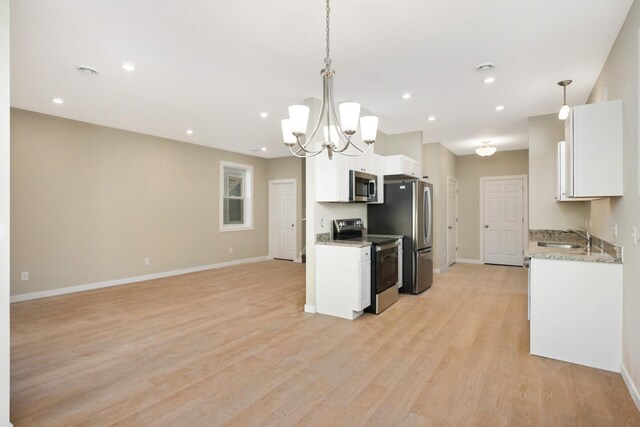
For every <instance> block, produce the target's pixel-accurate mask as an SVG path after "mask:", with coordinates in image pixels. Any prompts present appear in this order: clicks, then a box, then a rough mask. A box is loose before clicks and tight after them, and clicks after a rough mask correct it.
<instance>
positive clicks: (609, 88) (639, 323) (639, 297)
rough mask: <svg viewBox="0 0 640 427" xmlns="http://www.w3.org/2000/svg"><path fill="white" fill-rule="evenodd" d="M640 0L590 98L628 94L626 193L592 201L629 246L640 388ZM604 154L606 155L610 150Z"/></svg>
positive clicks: (625, 352)
mask: <svg viewBox="0 0 640 427" xmlns="http://www.w3.org/2000/svg"><path fill="white" fill-rule="evenodd" d="M639 29H640V4H639V3H635V4H634V5H633V6H632V7H631V10H630V11H629V15H628V16H627V20H626V22H625V23H624V25H623V26H622V30H621V31H620V34H619V35H618V38H617V40H616V42H615V44H614V45H613V48H612V49H611V52H610V53H609V57H608V58H607V61H606V63H605V65H604V67H603V69H602V72H601V74H600V77H599V78H598V81H597V82H596V85H595V86H594V88H593V91H592V93H591V96H590V98H589V102H590V103H591V102H598V101H600V100H606V99H605V94H606V93H607V92H608V97H607V98H608V99H609V100H614V99H622V100H623V104H624V131H623V134H624V165H623V168H624V197H616V198H611V199H605V200H601V201H594V202H591V204H590V205H591V206H590V208H591V210H590V215H591V218H592V221H593V233H594V234H595V235H596V236H602V237H604V238H605V239H609V240H612V241H614V240H616V239H615V238H614V235H613V227H614V224H616V223H617V224H618V230H619V233H618V234H619V236H618V239H617V241H618V242H619V243H620V244H622V245H623V246H624V259H625V262H624V265H623V277H624V291H623V295H624V303H623V346H622V360H623V365H624V367H625V369H626V371H627V372H628V373H629V377H630V379H631V381H633V383H634V384H635V387H636V390H640V310H639V309H638V302H640V246H635V245H633V242H632V239H631V232H632V227H633V226H640V195H639V191H640V184H639V183H638V179H639V178H640V177H639V176H638V167H639V166H640V159H639V155H640V153H639V150H638V59H639V58H638V30H639ZM603 155H606V150H605V151H604V153H603Z"/></svg>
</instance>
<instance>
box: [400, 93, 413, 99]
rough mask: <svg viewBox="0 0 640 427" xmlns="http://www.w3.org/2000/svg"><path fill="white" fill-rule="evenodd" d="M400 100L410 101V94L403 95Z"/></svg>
mask: <svg viewBox="0 0 640 427" xmlns="http://www.w3.org/2000/svg"><path fill="white" fill-rule="evenodd" d="M402 99H411V94H410V93H403V94H402Z"/></svg>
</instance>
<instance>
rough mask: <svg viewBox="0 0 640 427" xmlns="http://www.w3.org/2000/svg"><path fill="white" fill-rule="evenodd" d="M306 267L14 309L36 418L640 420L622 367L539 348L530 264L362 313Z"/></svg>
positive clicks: (193, 277) (18, 391)
mask: <svg viewBox="0 0 640 427" xmlns="http://www.w3.org/2000/svg"><path fill="white" fill-rule="evenodd" d="M304 299H305V298H304V266H302V265H300V264H293V263H290V262H286V261H269V262H263V263H256V264H247V265H242V266H235V267H229V268H225V269H220V270H210V271H205V272H199V273H193V274H188V275H184V276H178V277H172V278H166V279H159V280H154V281H149V282H143V283H139V284H133V285H126V286H120V287H114V288H108V289H101V290H96V291H90V292H84V293H78V294H73V295H67V296H60V297H54V298H49V299H43V300H36V301H30V302H23V303H18V304H14V305H12V309H11V331H12V332H11V340H12V342H11V348H12V354H11V358H12V363H11V369H12V371H11V420H12V422H13V423H14V425H15V427H22V426H36V425H43V426H45V425H46V426H74V425H87V426H102V425H114V424H117V425H131V426H156V425H158V426H164V425H166V426H183V425H184V426H211V425H228V426H242V425H273V426H287V425H318V426H335V425H349V426H358V425H372V426H400V425H403V426H427V425H442V426H445V425H459V426H473V425H478V426H481V425H483V426H484V425H486V426H522V425H535V426H537V425H566V426H582V425H585V426H587V425H588V426H591V425H594V426H607V425H616V426H617V425H620V426H622V425H628V426H632V425H633V426H639V425H640V415H639V414H638V412H637V410H636V408H635V406H634V404H633V402H632V400H631V398H630V396H629V395H628V393H627V390H626V388H625V385H624V383H623V381H622V378H621V377H620V375H618V374H614V373H610V372H606V371H601V370H597V369H591V368H586V367H582V366H577V365H572V364H569V363H564V362H559V361H555V360H549V359H543V358H539V357H534V356H530V355H529V341H528V340H529V331H528V322H527V297H526V271H525V270H523V269H519V268H509V267H497V266H478V265H464V264H460V265H456V266H454V267H453V268H452V269H451V271H450V272H449V273H446V274H439V275H436V279H435V283H434V285H433V287H432V288H431V289H430V290H428V291H427V292H426V293H424V294H422V295H419V296H404V295H403V296H401V298H400V300H399V301H398V303H396V304H395V305H393V306H392V307H391V308H389V309H388V310H387V311H385V312H384V313H383V314H382V315H380V316H375V315H370V314H367V315H365V316H362V317H360V318H359V319H357V320H355V321H348V320H342V319H337V318H331V317H328V316H323V315H311V314H306V313H303V305H304Z"/></svg>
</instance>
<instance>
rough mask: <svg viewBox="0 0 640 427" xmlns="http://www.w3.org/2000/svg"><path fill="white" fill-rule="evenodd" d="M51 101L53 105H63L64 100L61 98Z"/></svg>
mask: <svg viewBox="0 0 640 427" xmlns="http://www.w3.org/2000/svg"><path fill="white" fill-rule="evenodd" d="M52 101H53V103H54V104H64V99H62V98H53V99H52Z"/></svg>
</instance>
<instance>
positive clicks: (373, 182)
mask: <svg viewBox="0 0 640 427" xmlns="http://www.w3.org/2000/svg"><path fill="white" fill-rule="evenodd" d="M371 183H372V184H373V195H374V196H375V197H376V200H377V199H378V183H377V181H376V180H375V179H372V180H371Z"/></svg>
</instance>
